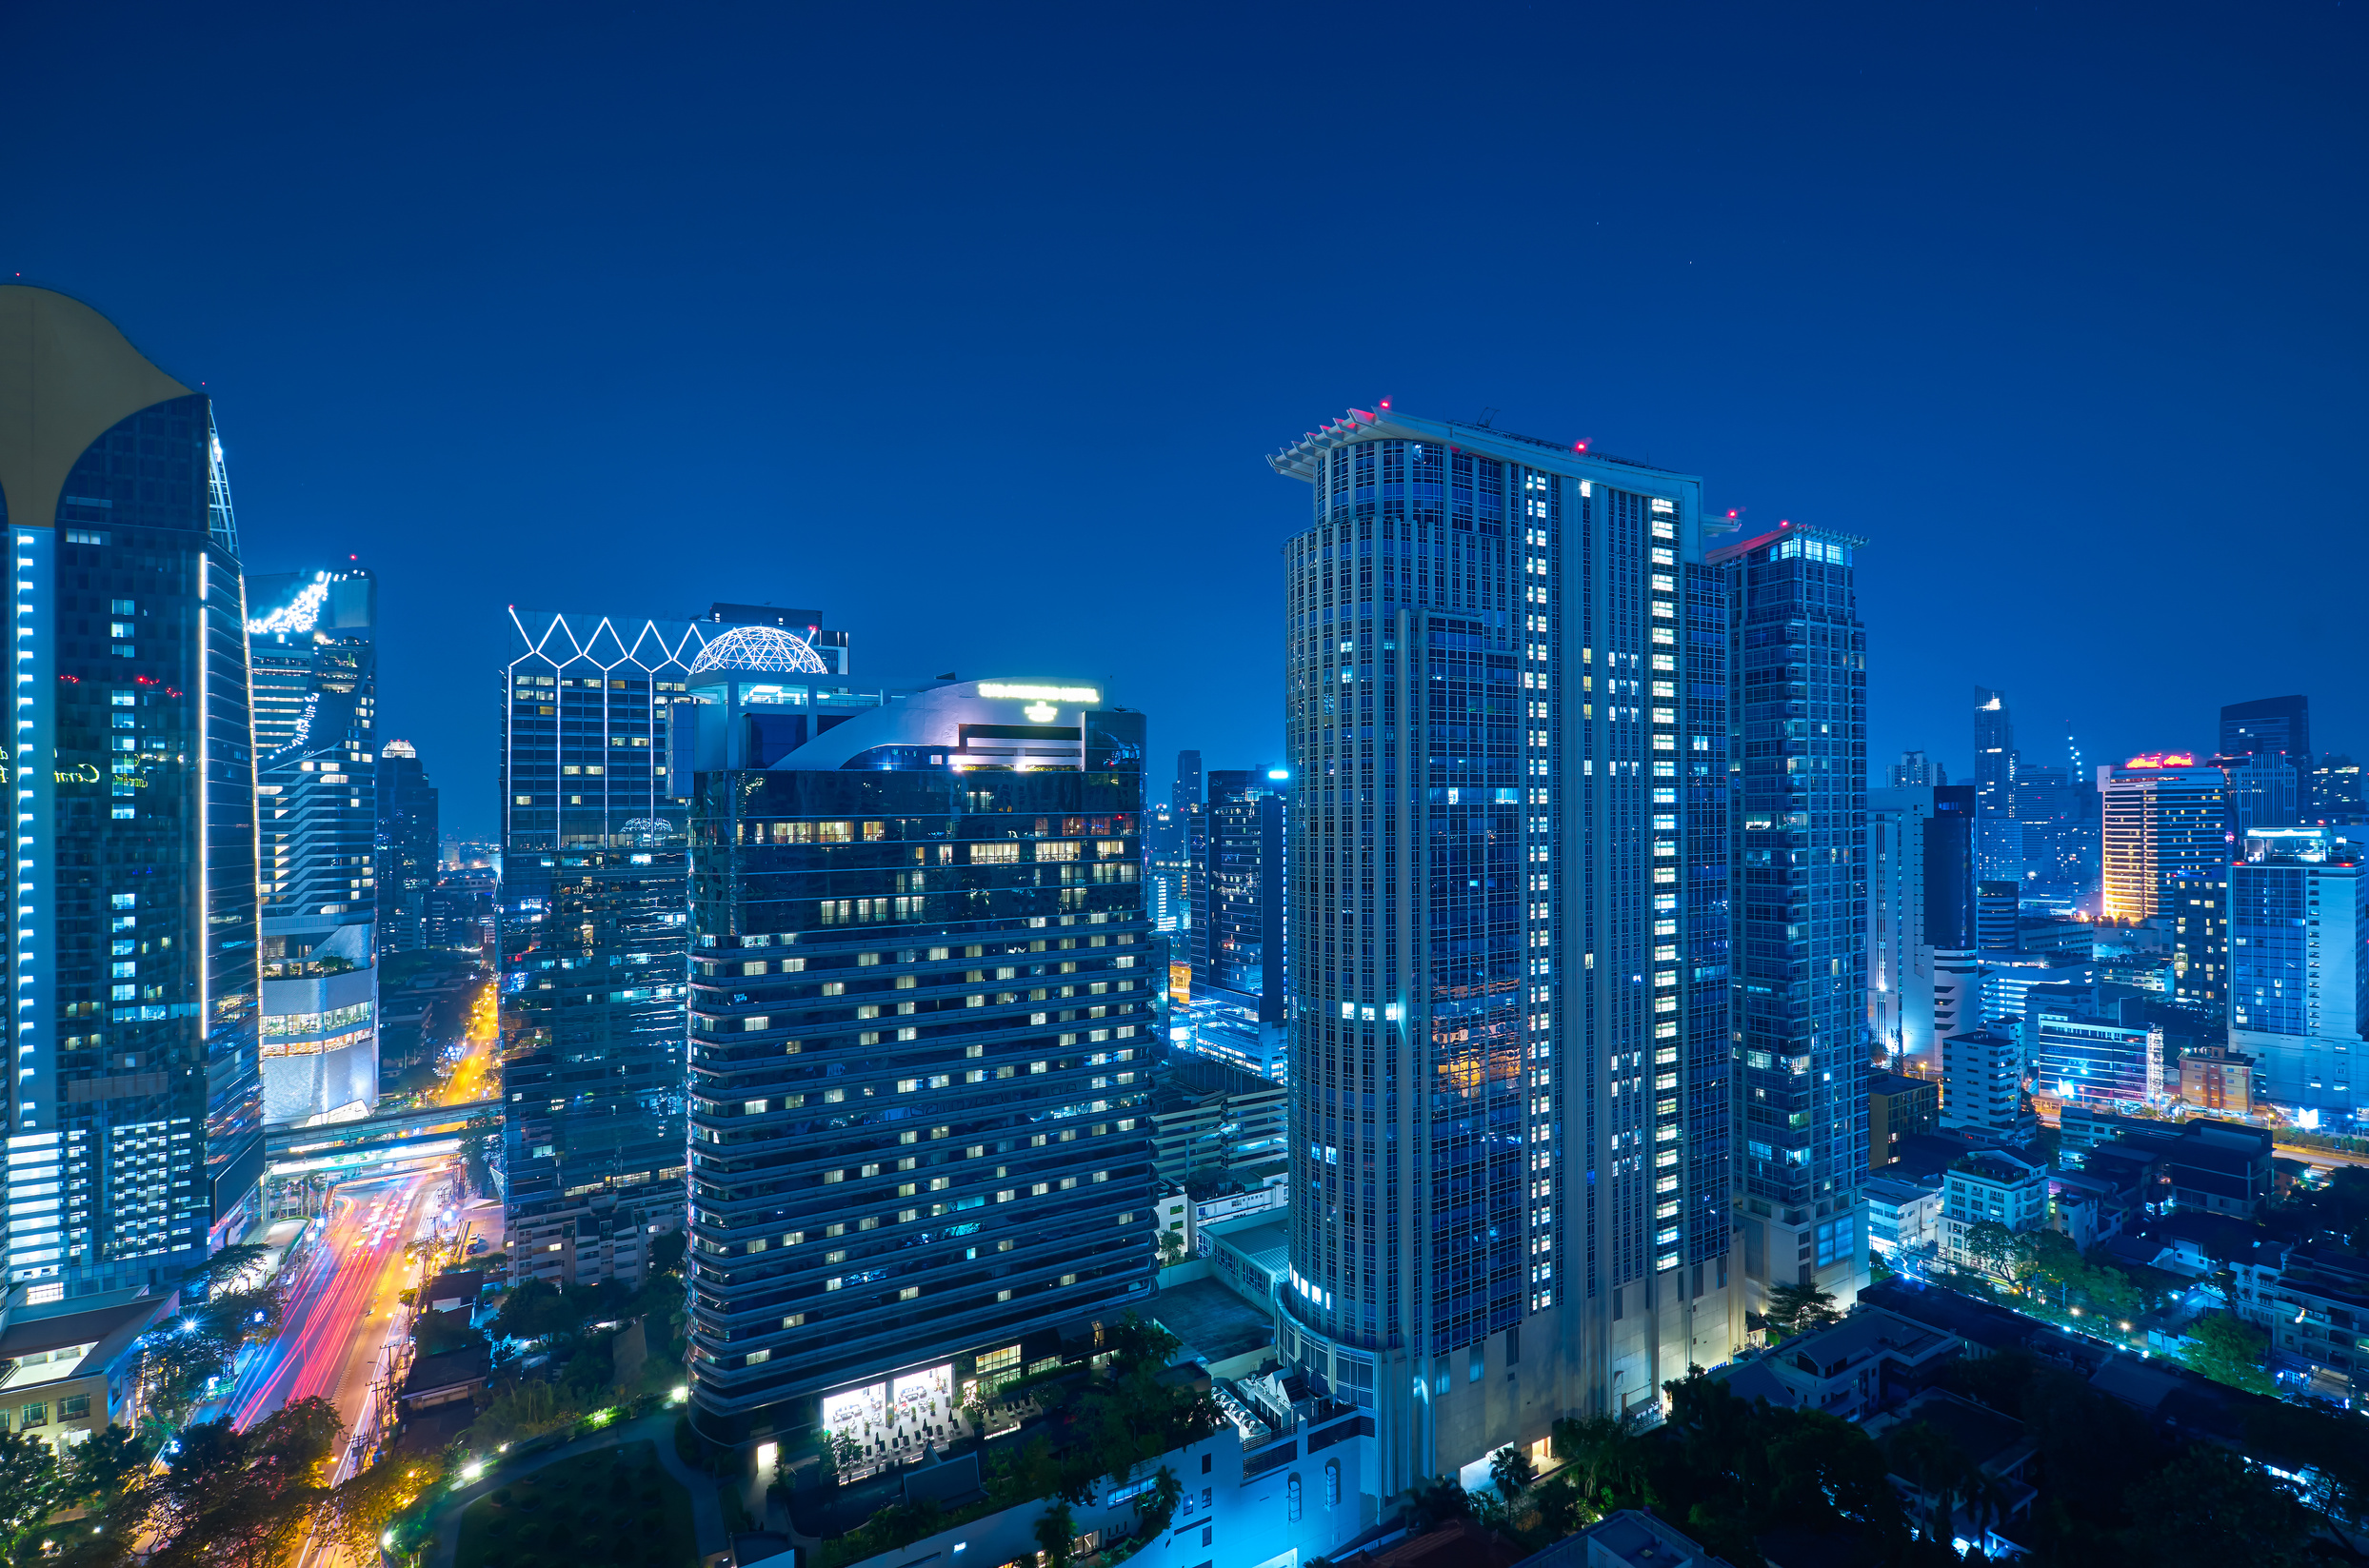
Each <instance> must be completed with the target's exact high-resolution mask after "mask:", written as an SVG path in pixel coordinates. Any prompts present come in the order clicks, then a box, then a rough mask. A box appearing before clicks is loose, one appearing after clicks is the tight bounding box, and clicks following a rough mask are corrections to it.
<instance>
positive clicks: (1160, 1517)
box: [1135, 1464, 1185, 1536]
mask: <svg viewBox="0 0 2369 1568" xmlns="http://www.w3.org/2000/svg"><path fill="white" fill-rule="evenodd" d="M1184 1499H1185V1483H1184V1482H1183V1481H1181V1480H1178V1479H1176V1472H1175V1471H1173V1470H1171V1469H1169V1468H1168V1467H1167V1466H1166V1465H1165V1464H1164V1465H1162V1466H1161V1467H1160V1468H1159V1470H1157V1471H1156V1472H1154V1473H1153V1475H1152V1478H1151V1490H1150V1491H1148V1492H1138V1493H1136V1494H1135V1516H1136V1518H1139V1519H1141V1520H1142V1521H1143V1524H1144V1533H1145V1535H1146V1536H1156V1535H1158V1534H1160V1532H1161V1531H1163V1530H1165V1529H1166V1528H1167V1527H1168V1521H1169V1520H1170V1519H1172V1518H1175V1517H1176V1505H1177V1504H1178V1503H1179V1502H1182V1501H1183V1500H1184Z"/></svg>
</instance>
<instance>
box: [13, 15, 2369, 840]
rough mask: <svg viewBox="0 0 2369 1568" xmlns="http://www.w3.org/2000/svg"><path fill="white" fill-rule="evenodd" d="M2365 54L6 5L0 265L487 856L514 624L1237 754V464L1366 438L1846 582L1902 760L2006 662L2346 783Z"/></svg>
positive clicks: (1246, 657) (1929, 742)
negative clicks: (1650, 487) (2327, 759)
mask: <svg viewBox="0 0 2369 1568" xmlns="http://www.w3.org/2000/svg"><path fill="white" fill-rule="evenodd" d="M2363 10H2364V8H2363V7H2362V6H2360V5H2359V4H2355V5H2350V6H2344V5H2337V4H2333V3H2330V0H2319V3H2308V4H2294V5H2281V4H2271V5H2263V6H2235V5H2231V6H2225V7H2217V8H2206V7H2192V8H2180V7H2170V6H2160V5H2152V6H2133V7H2129V8H2121V9H2116V8H2107V7H2079V8H2067V7H2062V6H2057V5H2050V6H2045V7H2036V8H2031V9H2029V10H2023V9H2020V8H2015V7H2009V6H2001V5H1983V6H1962V7H1954V8H1942V7H1934V6H1928V5H1910V6H1901V5H1885V6H1869V7H1865V8H1861V9H1856V10H1854V9H1845V8H1835V9H1806V8H1793V7H1773V6H1735V7H1718V6H1695V5H1668V6H1630V7H1622V8H1617V9H1616V8H1580V7H1570V6H1546V5H1542V6H1536V7H1526V6H1505V5H1497V6H1490V5H1476V4H1467V5H1464V6H1460V7H1447V8H1442V7H1436V6H1433V7H1423V8H1419V9H1416V8H1410V9H1403V10H1402V9H1394V8H1390V7H1384V6H1364V7H1341V6H1330V7H1321V8H1320V7H1309V8H1304V9H1300V10H1291V9H1286V8H1280V7H1272V6H1252V7H1242V8H1226V7H1214V6H1205V5H1204V6H1197V7H1164V8H1157V9H1155V8H1148V7H1134V8H1109V7H1077V8H1072V9H1058V8H1044V7H1040V8H1028V7H992V8H990V7H956V6H946V7H937V8H914V7H905V8H900V7H891V6H850V7H837V8H824V7H803V8H789V7H746V8H735V7H730V6H700V7H678V8H656V7H651V8H642V9H627V8H622V7H617V6H612V5H599V4H593V5H584V6H568V7H559V6H546V7H528V6H495V7H486V6H468V7H462V6H446V5H438V4H420V5H409V6H404V7H379V8H362V7H305V8H299V7H294V6H287V7H282V8H274V9H268V8H240V7H229V8H220V7H217V8H191V7H189V6H186V5H176V6H170V7H167V6H161V5H159V6H141V7H131V6H108V5H91V6H72V7H70V6H47V7H27V8H25V9H23V10H18V11H16V12H14V13H13V14H12V15H11V17H10V23H9V29H8V31H9V42H8V45H7V48H8V49H9V50H10V53H11V54H12V55H14V56H15V57H16V58H17V59H18V61H19V63H20V65H21V66H22V67H24V68H25V69H18V70H15V71H12V72H11V73H10V93H9V94H8V95H7V96H6V97H5V98H0V189H6V190H7V191H8V192H9V195H8V199H7V200H6V202H5V203H4V204H0V273H15V274H19V275H21V276H22V278H23V279H24V280H25V281H28V282H35V283H41V284H44V285H47V286H50V287H52V288H61V289H64V290H67V291H68V292H70V293H73V294H76V295H78V296H80V297H82V298H84V299H86V300H88V301H90V303H91V304H93V305H94V306H96V307H98V308H100V309H102V310H104V311H106V312H107V313H109V315H110V316H112V317H113V318H114V319H115V320H116V322H117V323H118V324H119V325H120V326H122V327H123V328H124V329H125V330H126V331H127V332H128V333H129V335H130V337H131V339H132V341H133V342H134V343H136V344H138V345H139V346H140V347H142V348H143V349H145V350H146V351H147V352H148V353H149V355H150V356H151V357H153V358H154V359H155V360H156V361H157V362H158V363H159V364H160V365H162V366H163V367H166V368H167V369H168V370H169V371H171V372H173V373H175V374H177V375H179V376H182V377H184V378H185V379H188V380H191V381H198V380H203V381H204V382H205V384H206V387H207V389H208V390H209V391H210V392H212V393H213V394H214V395H215V396H216V397H217V399H218V400H219V413H220V418H221V421H222V425H223V429H224V434H225V441H226V445H227V446H228V447H229V454H230V462H231V479H232V483H233V485H234V486H235V488H236V491H237V499H238V506H239V521H240V525H241V528H242V530H243V534H244V538H245V542H246V549H247V556H248V563H249V567H250V569H253V570H265V571H268V570H279V569H287V568H293V567H300V566H315V565H319V564H322V563H324V562H326V561H327V560H328V559H331V558H342V557H344V556H345V555H346V554H347V553H348V552H354V553H358V554H359V555H360V556H361V557H362V559H363V560H364V561H366V562H368V564H370V565H372V566H375V567H377V568H378V569H379V570H380V571H381V572H382V573H383V574H384V577H385V587H384V589H383V596H382V614H383V617H384V620H385V622H386V624H387V627H388V629H387V631H386V633H385V642H384V644H383V647H384V652H383V654H382V660H383V685H382V690H383V692H384V694H385V712H386V715H387V722H388V731H389V732H390V733H393V734H398V735H404V736H408V737H410V738H412V739H414V740H416V741H417V742H418V743H419V744H420V745H421V749H422V754H423V756H424V757H425V759H426V760H427V762H428V765H429V768H430V770H431V772H432V774H433V776H434V777H435V779H436V781H437V782H438V783H439V784H441V785H442V787H443V790H444V801H445V812H446V822H447V824H448V826H457V827H460V828H463V829H465V830H469V831H477V832H483V831H487V830H488V829H490V827H491V825H492V823H493V800H492V795H493V790H494V754H493V736H494V713H495V704H496V700H497V699H496V691H497V686H496V683H495V681H494V678H493V673H492V672H493V669H494V667H495V664H496V660H497V657H498V651H499V648H500V635H499V631H500V622H499V616H500V614H501V607H502V606H503V605H506V604H510V603H517V604H520V605H536V606H545V607H567V608H590V609H603V610H610V611H618V612H631V613H636V614H647V613H684V612H695V611H697V610H699V609H700V608H702V607H704V606H705V605H707V602H708V601H709V600H711V599H715V598H740V599H758V600H772V601H775V602H779V603H785V604H808V605H819V606H822V607H823V608H825V609H826V611H827V612H828V613H829V615H830V617H831V619H832V621H833V623H834V624H835V625H844V626H846V627H847V628H848V629H849V630H850V631H851V632H852V633H853V634H854V636H855V638H856V648H857V657H858V659H859V661H860V667H863V668H867V669H871V670H874V671H879V672H888V671H891V670H893V671H898V672H913V673H921V674H927V673H931V672H934V671H937V670H942V669H947V668H956V669H959V670H961V671H962V672H963V673H964V674H965V675H966V676H968V675H986V674H996V673H1022V672H1025V673H1038V672H1043V673H1046V674H1060V675H1090V676H1096V677H1099V678H1100V679H1102V680H1104V681H1105V682H1106V683H1107V685H1108V687H1109V689H1110V691H1111V693H1112V695H1113V697H1114V699H1115V700H1118V701H1121V702H1124V703H1126V704H1128V705H1133V706H1138V707H1141V708H1143V709H1145V710H1146V711H1147V712H1148V713H1149V714H1150V715H1151V716H1152V734H1153V745H1154V748H1155V751H1156V752H1157V753H1158V754H1159V755H1160V758H1161V763H1160V766H1159V769H1158V772H1159V774H1160V776H1161V778H1162V779H1163V780H1165V773H1166V764H1165V757H1166V754H1167V753H1168V752H1170V751H1172V750H1173V749H1174V748H1176V747H1178V746H1184V745H1198V746H1200V747H1201V748H1202V749H1203V750H1204V752H1205V753H1206V754H1207V758H1208V762H1209V765H1211V766H1222V765H1226V764H1235V765H1244V764H1263V763H1264V762H1267V761H1268V760H1270V759H1271V758H1272V757H1273V756H1274V754H1275V752H1276V750H1277V747H1278V745H1279V743H1280V734H1281V724H1280V712H1281V690H1280V679H1281V678H1280V669H1281V655H1280V645H1279V642H1280V633H1279V625H1280V603H1281V579H1280V562H1279V560H1278V557H1277V555H1276V551H1275V546H1276V544H1277V542H1278V541H1280V540H1281V539H1282V538H1283V537H1284V535H1285V534H1286V533H1287V532H1289V531H1290V530H1292V529H1293V528H1295V527H1296V526H1299V525H1300V524H1301V522H1302V520H1303V518H1304V516H1305V506H1306V496H1305V491H1304V489H1303V488H1302V487H1301V486H1298V485H1297V484H1294V483H1292V482H1289V481H1286V480H1284V479H1281V478H1278V477H1276V476H1274V475H1273V474H1271V473H1270V472H1269V471H1268V470H1267V468H1266V467H1265V466H1264V463H1263V461H1262V456H1263V454H1264V453H1265V452H1267V451H1270V450H1272V449H1274V448H1275V447H1278V446H1280V445H1282V444H1283V443H1284V441H1286V440H1288V439H1290V438H1292V437H1294V436H1296V435H1298V434H1299V433H1300V432H1301V431H1304V430H1306V429H1308V428H1310V427H1313V426H1314V425H1315V424H1317V423H1318V422H1319V421H1320V420H1322V419H1324V418H1326V417H1329V416H1331V415H1334V414H1336V413H1338V412H1339V411H1340V410H1341V409H1342V408H1344V407H1347V406H1349V405H1351V404H1357V405H1360V406H1364V407H1370V406H1371V403H1370V400H1372V399H1374V398H1377V397H1381V396H1384V395H1388V396H1391V397H1393V398H1394V399H1395V401H1396V403H1397V406H1398V407H1402V408H1405V409H1409V410H1412V411H1416V412H1423V413H1430V414H1434V415H1438V416H1441V417H1446V418H1456V419H1469V418H1474V417H1477V416H1478V415H1479V414H1480V413H1481V411H1482V410H1483V408H1484V407H1495V408H1498V409H1499V410H1500V413H1499V416H1498V422H1499V424H1501V425H1502V426H1503V427H1507V428H1511V429H1516V430H1522V431H1525V432H1530V433H1535V434H1539V435H1544V436H1550V437H1558V438H1574V437H1579V436H1586V437H1589V438H1591V439H1592V440H1593V441H1594V442H1595V444H1596V445H1597V447H1599V449H1602V450H1606V451H1611V452H1617V453H1622V454H1624V455H1629V456H1637V457H1644V458H1649V459H1651V460H1653V461H1655V462H1658V463H1662V464H1664V465H1666V466H1674V467H1683V468H1686V469H1689V470H1691V471H1693V472H1696V473H1700V474H1702V475H1703V476H1704V477H1705V479H1706V481H1707V491H1708V495H1709V497H1710V498H1711V499H1712V500H1713V501H1714V502H1716V503H1717V504H1718V505H1720V506H1744V507H1746V508H1747V514H1746V522H1747V524H1749V525H1753V526H1760V525H1762V524H1767V525H1773V524H1775V523H1776V522H1777V520H1778V519H1780V518H1782V517H1792V518H1799V519H1808V520H1816V521H1819V522H1822V523H1827V524H1831V525H1834V526H1840V527H1844V528H1849V529H1852V530H1855V531H1857V532H1860V533H1861V534H1864V535H1865V536H1867V537H1868V538H1869V539H1870V540H1871V541H1873V544H1872V546H1871V547H1870V548H1869V549H1868V550H1867V551H1866V552H1865V553H1864V555H1863V558H1862V570H1861V608H1862V614H1863V615H1864V618H1865V620H1866V622H1867V625H1868V629H1869V643H1870V649H1871V651H1870V656H1869V665H1870V669H1871V682H1870V685H1871V705H1872V708H1873V719H1874V723H1873V733H1872V736H1871V744H1870V753H1871V762H1872V763H1873V764H1874V765H1875V766H1876V768H1877V769H1878V770H1879V771H1880V770H1881V765H1882V764H1883V762H1884V761H1886V760H1887V759H1888V758H1889V756H1890V755H1891V754H1893V753H1896V752H1898V751H1899V750H1900V749H1901V748H1902V747H1903V746H1907V745H1922V746H1926V747H1929V748H1932V749H1934V750H1937V751H1938V752H1940V753H1941V756H1942V757H1943V758H1944V759H1945V760H1946V761H1947V762H1948V763H1949V764H1950V765H1951V767H1952V769H1953V771H1956V770H1958V769H1961V768H1963V767H1964V766H1965V765H1966V763H1967V760H1968V757H1969V754H1970V751H1971V741H1970V723H1969V719H1968V715H1967V712H1966V708H1967V705H1968V704H1969V702H1970V694H1969V687H1970V686H1971V685H1973V684H1974V683H1976V682H1981V683H1983V684H1987V685H1999V686H2003V687H2005V688H2006V689H2007V690H2008V692H2009V694H2010V697H2011V700H2012V702H2013V704H2014V705H2015V707H2016V709H2017V711H2018V713H2019V715H2020V716H2021V721H2022V725H2021V727H2022V729H2023V738H2024V747H2025V750H2026V751H2027V753H2031V752H2037V753H2042V754H2044V755H2045V756H2046V759H2047V760H2050V761H2054V760H2057V757H2058V756H2059V755H2060V749H2061V748H2060V741H2059V739H2058V737H2059V736H2060V733H2061V724H2062V722H2063V721H2065V720H2068V719H2069V720H2070V721H2071V723H2072V724H2073V725H2074V726H2075V728H2076V729H2077V730H2078V731H2079V733H2080V738H2081V741H2082V744H2083V746H2084V748H2085V749H2086V751H2087V752H2088V754H2089V756H2090V757H2091V759H2092V760H2096V759H2099V758H2102V757H2106V756H2110V755H2119V754H2120V753H2123V752H2126V751H2130V750H2136V749H2141V748H2154V747H2159V746H2167V745H2169V746H2177V745H2196V746H2200V747H2201V746H2209V745H2210V744H2211V742H2212V737H2213V710H2214V709H2215V707H2216V706H2217V705H2220V704H2221V703H2223V702H2228V701H2234V700H2238V699H2242V698H2249V697H2256V696H2263V695H2271V694H2276V693H2281V692H2286V691H2290V690H2302V691H2305V692H2308V693H2309V694H2310V696H2311V698H2312V701H2313V703H2314V705H2315V713H2314V727H2315V730H2316V732H2317V738H2318V739H2319V742H2320V744H2322V745H2323V746H2327V747H2342V746H2346V745H2350V746H2353V747H2356V748H2359V747H2369V697H2365V696H2364V693H2363V691H2362V689H2361V685H2360V681H2359V671H2360V669H2361V666H2362V663H2363V660H2362V655H2363V643H2364V631H2363V624H2362V617H2361V615H2360V613H2359V604H2360V586H2361V584H2362V583H2363V581H2364V579H2365V577H2369V573H2364V566H2369V560H2364V556H2365V555H2369V528H2364V526H2363V524H2364V516H2363V512H2364V507H2363V502H2362V497H2363V495H2364V493H2365V492H2369V479H2365V478H2364V475H2363V468H2364V465H2363V462H2362V457H2363V453H2362V445H2363V437H2362V430H2363V427H2364V423H2365V421H2364V412H2369V410H2364V407H2363V404H2364V401H2365V400H2364V396H2363V385H2362V383H2363V370H2364V364H2365V363H2369V361H2365V360H2364V353H2363V350H2364V347H2369V345H2364V341H2363V340H2364V330H2363V327H2364V305H2363V297H2364V279H2369V254H2364V250H2365V247H2364V243H2363V242H2364V226H2365V225H2369V216H2365V214H2369V200H2364V196H2365V195H2369V192H2364V190H2363V183H2364V182H2363V169H2364V168H2369V161H2365V160H2364V153H2365V152H2369V147H2365V146H2364V142H2365V141H2369V138H2365V137H2364V133H2363V132H2364V118H2365V117H2369V97H2365V96H2364V95H2363V93H2362V92H2361V91H2360V88H2359V84H2360V82H2361V80H2362V71H2363V66H2364V63H2365V61H2369V50H2364V43H2365V42H2369V38H2365V36H2364V32H2365V30H2364V22H2363V14H2362V12H2363ZM1160 792H1161V793H1165V784H1163V785H1162V786H1161V791H1160Z"/></svg>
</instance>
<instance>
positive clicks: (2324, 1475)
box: [2245, 1402, 2369, 1529]
mask: <svg viewBox="0 0 2369 1568" xmlns="http://www.w3.org/2000/svg"><path fill="white" fill-rule="evenodd" d="M2245 1436H2246V1452H2247V1453H2249V1454H2252V1455H2255V1456H2257V1457H2258V1458H2260V1459H2263V1460H2265V1461H2266V1462H2271V1463H2276V1464H2277V1465H2278V1466H2279V1468H2280V1469H2282V1470H2287V1471H2291V1472H2294V1473H2295V1474H2297V1475H2299V1476H2301V1477H2303V1479H2302V1481H2301V1482H2300V1483H2299V1484H2300V1486H2301V1491H2302V1498H2303V1501H2304V1503H2305V1505H2306V1506H2308V1507H2310V1508H2313V1509H2315V1510H2317V1511H2319V1513H2322V1514H2325V1515H2327V1516H2328V1517H2329V1518H2332V1519H2335V1520H2336V1521H2337V1522H2338V1523H2339V1524H2346V1525H2351V1526H2352V1527H2354V1528H2356V1529H2358V1528H2359V1527H2360V1526H2361V1525H2362V1524H2363V1523H2364V1522H2369V1417H2365V1416H2362V1415H2360V1414H2359V1412H2357V1411H2346V1412H2344V1413H2342V1414H2339V1413H2337V1412H2335V1411H2331V1410H2315V1409H2312V1408H2310V1407H2308V1406H2304V1405H2296V1404H2287V1403H2284V1402H2281V1403H2278V1404H2266V1405H2260V1406H2258V1407H2257V1408H2256V1409H2255V1410H2254V1411H2253V1412H2252V1413H2251V1414H2249V1415H2248V1416H2247V1417H2246V1422H2245Z"/></svg>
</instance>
